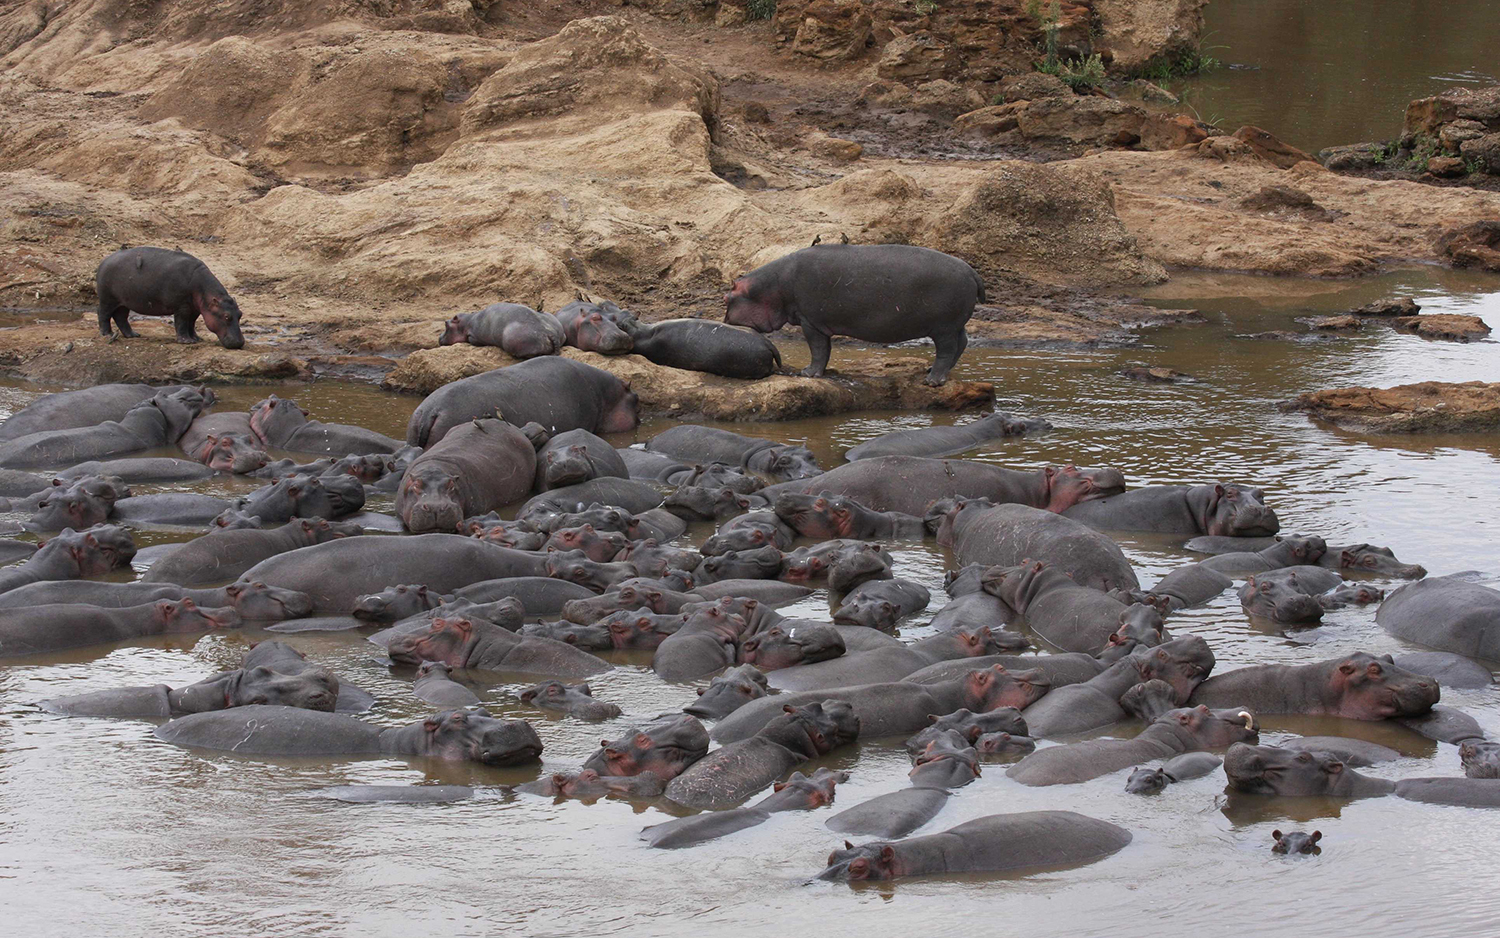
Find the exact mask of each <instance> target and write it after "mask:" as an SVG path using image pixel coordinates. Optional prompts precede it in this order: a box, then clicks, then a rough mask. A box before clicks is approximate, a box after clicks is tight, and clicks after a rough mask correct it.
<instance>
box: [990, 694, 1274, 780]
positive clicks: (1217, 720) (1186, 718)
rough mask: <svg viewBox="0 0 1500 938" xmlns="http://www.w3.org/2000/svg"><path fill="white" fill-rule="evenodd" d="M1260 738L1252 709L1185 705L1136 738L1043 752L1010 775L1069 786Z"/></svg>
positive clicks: (1105, 740) (1107, 740) (1054, 748)
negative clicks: (1204, 750) (1180, 755)
mask: <svg viewBox="0 0 1500 938" xmlns="http://www.w3.org/2000/svg"><path fill="white" fill-rule="evenodd" d="M1257 739H1259V735H1258V733H1257V732H1256V727H1255V714H1253V713H1251V712H1250V711H1249V710H1247V709H1244V708H1239V709H1231V710H1210V709H1208V707H1202V706H1200V707H1196V708H1192V707H1184V708H1182V709H1179V710H1169V711H1168V712H1166V713H1164V714H1162V715H1161V716H1160V717H1158V718H1157V719H1156V720H1155V721H1154V722H1152V723H1151V725H1149V726H1147V727H1146V728H1145V729H1144V730H1142V731H1141V732H1140V735H1138V736H1136V737H1135V738H1134V739H1091V740H1088V741H1087V742H1081V743H1071V744H1069V745H1066V746H1053V747H1052V748H1050V749H1040V750H1037V751H1036V752H1034V753H1032V754H1031V755H1029V756H1027V757H1026V758H1024V759H1022V760H1021V761H1020V762H1017V763H1016V764H1015V765H1013V766H1011V767H1010V769H1009V770H1008V771H1007V772H1006V773H1005V774H1006V775H1008V776H1010V777H1011V778H1013V779H1015V780H1016V781H1018V782H1020V783H1021V784H1022V785H1033V786H1039V785H1068V784H1073V783H1076V782H1086V781H1088V780H1089V779H1092V778H1098V777H1099V776H1101V775H1108V774H1109V773H1110V772H1116V771H1119V770H1120V769H1125V768H1129V767H1130V766H1132V765H1139V764H1140V763H1142V762H1150V761H1153V760H1156V759H1169V758H1171V757H1172V756H1175V755H1178V754H1180V753H1184V752H1194V751H1197V750H1200V749H1223V748H1225V747H1226V746H1230V745H1232V744H1234V743H1241V742H1245V741H1247V740H1248V741H1250V742H1255V741H1256V740H1257Z"/></svg>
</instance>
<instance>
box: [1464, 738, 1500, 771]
mask: <svg viewBox="0 0 1500 938" xmlns="http://www.w3.org/2000/svg"><path fill="white" fill-rule="evenodd" d="M1458 758H1459V760H1460V761H1461V762H1462V763H1463V767H1464V776H1465V777H1467V778H1500V743H1491V742H1485V741H1484V740H1479V739H1466V740H1464V741H1463V742H1462V743H1461V744H1459V747H1458Z"/></svg>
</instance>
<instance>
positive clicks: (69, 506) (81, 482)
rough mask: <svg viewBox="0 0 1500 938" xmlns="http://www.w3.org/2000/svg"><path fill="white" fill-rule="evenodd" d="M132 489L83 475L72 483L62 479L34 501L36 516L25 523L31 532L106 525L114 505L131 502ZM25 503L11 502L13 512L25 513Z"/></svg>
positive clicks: (112, 513) (114, 482)
mask: <svg viewBox="0 0 1500 938" xmlns="http://www.w3.org/2000/svg"><path fill="white" fill-rule="evenodd" d="M129 497H130V489H129V488H128V487H127V486H126V485H125V484H124V483H123V482H121V481H120V480H119V479H106V478H102V477H100V476H84V477H83V478H81V479H76V480H74V481H72V482H65V481H64V480H62V479H56V480H54V481H53V485H52V486H51V487H50V488H48V489H47V490H45V491H43V492H38V493H37V494H36V496H33V498H35V512H36V513H35V514H33V515H32V516H31V518H30V520H28V521H27V522H26V525H25V526H26V529H27V530H28V531H38V532H42V531H61V530H62V529H64V528H72V529H74V530H83V529H84V528H89V527H93V526H94V525H96V524H103V523H104V522H105V521H107V520H108V519H109V518H111V517H112V516H113V515H114V514H115V505H116V504H118V503H119V502H120V501H122V500H125V501H128V500H129ZM30 500H31V499H26V500H24V501H22V502H17V501H15V500H12V501H11V505H10V510H11V511H21V510H24V508H23V505H24V504H25V502H26V501H30Z"/></svg>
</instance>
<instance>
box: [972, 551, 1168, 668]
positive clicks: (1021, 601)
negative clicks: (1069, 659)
mask: <svg viewBox="0 0 1500 938" xmlns="http://www.w3.org/2000/svg"><path fill="white" fill-rule="evenodd" d="M983 583H984V591H985V592H986V593H989V594H990V595H992V596H994V597H995V598H997V599H999V600H1000V601H1001V602H1003V603H1005V604H1006V605H1007V606H1009V607H1010V608H1012V609H1014V610H1016V612H1018V613H1020V614H1021V615H1023V616H1025V617H1026V623H1027V625H1028V626H1029V627H1030V628H1031V630H1032V631H1033V632H1035V633H1036V634H1038V635H1040V636H1041V637H1042V638H1044V639H1046V640H1047V641H1048V642H1050V643H1051V644H1052V645H1055V646H1056V647H1058V648H1060V649H1062V650H1063V651H1081V652H1086V653H1088V654H1094V655H1097V654H1100V653H1101V652H1102V651H1104V649H1105V648H1106V647H1107V646H1109V645H1110V644H1111V643H1112V640H1113V639H1114V638H1115V637H1116V636H1117V635H1118V634H1119V632H1120V630H1121V629H1122V628H1123V629H1130V628H1132V627H1134V626H1133V623H1138V622H1142V623H1143V624H1144V625H1145V626H1146V627H1147V630H1148V631H1155V632H1157V633H1160V631H1161V629H1162V621H1161V614H1160V613H1159V612H1158V611H1157V610H1156V609H1155V608H1154V607H1152V606H1146V605H1142V604H1136V605H1132V606H1127V605H1125V604H1124V603H1122V602H1120V601H1119V600H1117V599H1113V598H1111V597H1110V596H1108V595H1106V594H1104V593H1101V592H1099V591H1098V590H1096V589H1089V588H1088V587H1086V586H1080V585H1079V584H1078V582H1077V581H1076V580H1075V579H1074V578H1071V577H1069V576H1067V575H1066V574H1065V573H1064V572H1063V571H1061V570H1058V569H1054V568H1051V567H1048V566H1047V565H1045V564H1042V563H1034V562H1028V563H1024V564H1021V565H1019V566H1014V567H1001V566H995V567H991V568H989V570H987V571H985V574H984V579H983Z"/></svg>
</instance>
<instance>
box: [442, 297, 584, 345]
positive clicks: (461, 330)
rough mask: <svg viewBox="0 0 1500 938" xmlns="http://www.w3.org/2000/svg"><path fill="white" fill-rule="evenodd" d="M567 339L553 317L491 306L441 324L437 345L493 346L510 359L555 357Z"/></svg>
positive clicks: (505, 305) (503, 305)
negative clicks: (541, 356) (441, 330)
mask: <svg viewBox="0 0 1500 938" xmlns="http://www.w3.org/2000/svg"><path fill="white" fill-rule="evenodd" d="M566 340H567V333H566V332H564V331H563V327H562V323H560V322H558V321H557V317H556V316H549V315H547V314H546V313H539V312H537V311H536V310H534V309H532V308H531V307H529V306H522V305H521V304H520V303H491V304H490V305H489V306H486V307H485V308H484V309H481V310H479V311H478V312H475V313H458V314H456V315H455V316H454V317H453V318H452V319H450V320H448V321H447V323H445V324H444V325H443V335H442V338H440V339H438V345H440V346H442V345H460V344H462V343H465V342H467V343H468V344H470V345H492V346H494V347H496V348H498V349H500V350H501V351H503V352H504V353H505V354H507V355H509V356H510V357H511V358H536V357H537V356H538V355H556V354H557V353H558V352H560V351H562V347H563V344H564V343H565V342H566Z"/></svg>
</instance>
